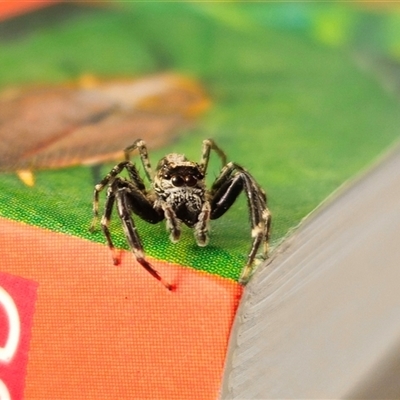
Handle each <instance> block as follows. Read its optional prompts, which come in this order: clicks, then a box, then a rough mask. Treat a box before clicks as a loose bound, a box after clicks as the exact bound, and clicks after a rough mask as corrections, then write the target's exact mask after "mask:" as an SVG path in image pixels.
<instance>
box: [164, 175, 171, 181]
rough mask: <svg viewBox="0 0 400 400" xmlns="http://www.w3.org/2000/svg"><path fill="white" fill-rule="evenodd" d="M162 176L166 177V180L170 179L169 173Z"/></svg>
mask: <svg viewBox="0 0 400 400" xmlns="http://www.w3.org/2000/svg"><path fill="white" fill-rule="evenodd" d="M163 178H164V179H167V180H170V179H171V175H170V174H164V175H163Z"/></svg>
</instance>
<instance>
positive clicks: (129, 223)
mask: <svg viewBox="0 0 400 400" xmlns="http://www.w3.org/2000/svg"><path fill="white" fill-rule="evenodd" d="M115 199H116V203H117V210H118V215H119V217H120V219H121V222H122V227H123V230H124V233H125V237H126V239H127V240H128V243H129V246H130V248H131V250H132V252H133V254H134V255H135V257H136V260H137V262H138V263H139V264H140V265H141V266H142V267H144V268H145V269H146V271H147V272H149V273H150V274H151V275H152V276H153V277H154V278H156V279H157V280H158V281H160V282H161V283H162V284H163V285H164V286H165V287H166V288H167V289H168V290H172V289H173V286H172V285H171V284H170V283H168V282H167V281H166V280H165V279H164V278H163V277H162V276H161V275H160V274H159V273H158V272H157V271H156V270H155V269H154V268H153V267H152V265H151V264H150V263H149V262H148V261H147V260H146V259H145V256H144V249H143V245H142V243H141V240H140V237H139V234H138V232H137V229H136V226H135V224H134V222H133V219H132V217H131V213H130V210H131V209H130V206H131V197H130V193H129V188H128V187H122V188H119V189H118V190H117V191H116V192H115Z"/></svg>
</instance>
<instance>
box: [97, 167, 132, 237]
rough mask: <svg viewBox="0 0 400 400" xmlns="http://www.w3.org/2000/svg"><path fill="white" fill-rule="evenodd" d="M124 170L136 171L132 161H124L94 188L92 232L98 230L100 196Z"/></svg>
mask: <svg viewBox="0 0 400 400" xmlns="http://www.w3.org/2000/svg"><path fill="white" fill-rule="evenodd" d="M124 168H127V169H128V172H129V171H130V170H132V169H135V166H134V165H133V164H132V163H131V162H130V161H122V162H120V163H118V164H117V165H116V166H114V167H113V168H112V170H111V171H110V172H109V173H108V174H107V175H106V176H105V177H104V178H103V179H102V180H101V181H100V182H99V183H98V184H97V185H96V186H95V187H94V191H93V219H92V223H91V225H90V228H89V230H90V232H94V231H95V230H96V226H97V221H98V219H99V195H100V192H101V191H103V190H104V188H105V187H106V186H107V185H109V184H110V183H111V182H112V181H113V180H114V179H115V177H116V176H117V175H119V174H120V173H121V172H122V170H123V169H124Z"/></svg>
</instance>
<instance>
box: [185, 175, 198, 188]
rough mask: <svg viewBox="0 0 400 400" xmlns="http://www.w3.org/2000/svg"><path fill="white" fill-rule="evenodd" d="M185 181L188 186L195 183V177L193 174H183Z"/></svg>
mask: <svg viewBox="0 0 400 400" xmlns="http://www.w3.org/2000/svg"><path fill="white" fill-rule="evenodd" d="M185 183H186V185H188V186H195V185H196V183H197V179H196V178H195V177H194V176H193V175H186V176H185Z"/></svg>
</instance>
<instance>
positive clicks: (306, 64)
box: [0, 2, 400, 279]
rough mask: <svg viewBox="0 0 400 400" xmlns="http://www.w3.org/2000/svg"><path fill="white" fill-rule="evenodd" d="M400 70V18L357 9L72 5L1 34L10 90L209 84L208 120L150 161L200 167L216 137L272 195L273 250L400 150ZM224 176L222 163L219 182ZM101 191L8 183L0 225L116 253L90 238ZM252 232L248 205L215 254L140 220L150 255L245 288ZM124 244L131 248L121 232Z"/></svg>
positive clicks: (55, 183) (74, 184)
mask: <svg viewBox="0 0 400 400" xmlns="http://www.w3.org/2000/svg"><path fill="white" fill-rule="evenodd" d="M398 62H400V11H399V10H398V9H396V8H393V7H391V8H388V7H386V8H381V7H378V6H377V7H376V8H374V7H367V6H363V5H360V4H356V3H354V4H343V3H318V4H316V3H260V2H257V3H236V2H232V3H201V2H200V3H198V2H194V3H180V2H178V3H160V2H149V3H142V2H108V3H104V4H102V5H99V6H96V7H94V6H92V7H90V6H83V5H80V6H79V5H77V4H61V5H57V6H52V7H50V8H48V9H43V10H40V11H37V12H34V13H32V14H29V15H25V16H21V17H18V18H16V19H13V20H7V21H3V22H2V23H1V24H0V88H3V89H4V88H7V87H10V86H16V85H17V86H18V85H19V86H21V85H29V84H32V83H35V84H41V83H43V84H48V83H52V84H59V83H63V82H65V81H71V80H78V79H79V77H80V76H81V75H83V74H93V75H96V76H99V77H101V78H116V77H119V76H123V77H127V76H128V77H129V76H132V77H138V76H143V75H149V74H154V73H159V72H164V71H174V72H177V73H180V74H182V75H185V76H189V77H193V78H195V79H197V80H198V81H199V82H200V83H202V85H203V86H204V87H205V89H206V91H207V93H208V95H209V96H210V98H211V100H212V107H211V108H210V110H209V111H208V112H207V113H206V114H205V116H204V117H202V118H201V120H200V121H199V123H198V124H197V127H196V128H195V129H193V130H190V131H187V132H184V133H183V134H182V135H181V137H180V139H179V140H178V141H176V142H174V143H173V144H171V145H169V146H167V147H166V148H163V149H158V150H154V151H152V152H151V159H152V161H153V163H154V164H155V163H156V161H157V160H158V159H159V158H161V157H162V156H163V155H164V154H166V153H168V152H179V153H184V154H186V155H187V156H188V157H189V158H192V159H194V160H196V161H197V160H198V159H199V157H200V150H201V142H202V140H203V139H204V138H208V137H212V138H214V139H215V140H216V141H217V143H218V144H219V145H220V146H221V147H222V148H223V149H224V150H225V151H226V153H227V155H228V158H229V160H234V161H236V162H238V163H240V164H242V165H243V166H245V167H246V168H247V169H248V170H249V171H251V173H252V174H253V175H254V177H255V178H256V179H257V180H258V182H259V183H260V185H261V186H262V187H263V188H265V190H266V191H267V194H268V198H269V206H270V209H271V211H272V214H273V236H272V244H273V245H276V244H277V243H278V242H279V241H280V240H281V239H282V238H283V237H284V236H285V234H287V232H288V231H289V230H290V228H293V227H295V226H296V225H297V224H298V223H299V222H300V221H301V219H302V218H303V217H305V216H306V215H307V214H308V213H309V212H311V211H312V210H313V209H314V208H315V207H316V206H317V205H318V204H319V203H321V201H323V200H324V199H325V198H326V197H327V196H328V195H329V194H330V193H332V192H333V191H334V190H335V189H337V188H338V187H339V186H340V185H341V184H342V183H343V182H345V181H346V180H348V179H349V178H351V177H352V176H354V175H355V174H356V173H358V172H359V171H360V170H361V169H363V168H364V167H366V166H367V165H369V164H370V163H371V162H372V161H373V160H374V159H375V158H376V157H377V156H378V155H379V154H381V153H382V152H383V151H384V150H385V149H387V148H388V146H390V145H391V144H392V143H393V142H394V141H396V139H397V137H398V134H399V129H400V113H399V96H398V95H399V92H398V91H399V90H400V66H399V64H397V63H398ZM10 135H12V132H10ZM134 139H136V138H132V141H134ZM129 144H130V143H127V145H129ZM112 165H113V163H111V164H109V165H108V164H107V165H104V166H103V167H102V174H106V173H107V172H108V170H109V169H110V168H111V167H112ZM217 174H218V168H217V164H216V163H213V164H212V166H211V171H210V176H209V181H210V182H211V181H212V179H213V178H214V177H216V176H217ZM92 188H93V182H92V178H91V171H90V169H89V168H88V167H84V166H78V167H73V168H67V169H63V170H52V171H38V172H37V173H36V185H35V186H34V187H33V188H28V187H27V186H25V185H24V184H23V183H22V182H20V181H19V179H18V178H17V177H16V176H15V175H14V174H13V173H4V174H1V175H0V215H2V216H5V217H7V218H12V219H16V220H19V221H24V222H27V223H30V224H35V225H38V226H41V227H45V228H49V229H52V230H56V231H59V232H64V233H70V234H73V235H76V236H79V237H82V238H86V239H89V240H95V241H98V242H101V243H104V238H103V237H102V235H101V233H98V234H94V235H91V234H89V232H88V226H89V224H90V220H91V200H92ZM242 197H243V196H242ZM247 220H248V217H247V206H246V201H245V199H244V198H242V199H241V200H240V201H238V203H237V204H235V206H234V207H233V208H232V209H231V210H230V211H229V212H228V213H227V214H226V215H225V216H224V217H222V218H221V219H220V220H217V221H214V222H213V223H212V234H211V240H210V245H209V246H208V247H207V248H204V249H203V248H197V246H196V245H195V242H194V240H193V238H192V233H191V232H190V231H189V230H185V231H184V232H183V238H182V241H181V242H180V243H179V244H178V245H172V244H171V243H170V242H169V240H168V235H167V234H166V232H165V227H164V226H163V225H162V224H161V225H157V226H150V225H148V224H146V223H143V222H141V221H137V222H138V227H139V232H140V233H141V235H142V239H143V242H144V245H145V249H146V251H147V253H148V254H150V255H151V256H154V257H158V258H161V259H166V260H170V261H175V262H178V263H180V264H183V265H190V266H193V267H195V268H197V269H201V270H205V271H208V272H212V273H217V274H220V275H222V276H225V277H228V278H232V279H237V278H238V275H239V273H240V270H241V268H242V266H243V263H244V261H245V258H246V254H247V251H248V249H249V246H250V227H249V226H248V222H247ZM112 232H113V234H114V236H115V240H116V243H117V244H118V246H119V247H123V248H127V245H126V242H125V239H124V237H123V235H122V231H121V228H120V224H119V223H118V221H116V220H114V221H113V224H112Z"/></svg>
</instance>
